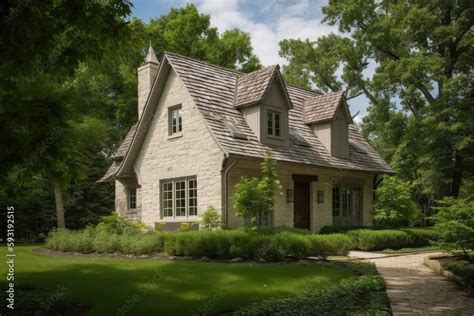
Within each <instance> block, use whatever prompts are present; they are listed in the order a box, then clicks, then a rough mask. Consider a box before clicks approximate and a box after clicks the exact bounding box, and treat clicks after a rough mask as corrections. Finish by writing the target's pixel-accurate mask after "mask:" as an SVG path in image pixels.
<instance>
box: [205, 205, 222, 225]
mask: <svg viewBox="0 0 474 316" xmlns="http://www.w3.org/2000/svg"><path fill="white" fill-rule="evenodd" d="M200 224H201V225H202V227H203V228H204V229H205V230H216V229H219V228H220V227H221V226H222V221H221V214H220V213H219V212H218V211H217V210H216V209H215V208H214V207H212V206H209V207H208V208H207V210H206V211H205V212H204V213H202V214H201V222H200Z"/></svg>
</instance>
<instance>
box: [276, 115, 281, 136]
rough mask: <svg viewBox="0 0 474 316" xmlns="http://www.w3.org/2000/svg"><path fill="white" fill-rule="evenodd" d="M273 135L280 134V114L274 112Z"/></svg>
mask: <svg viewBox="0 0 474 316" xmlns="http://www.w3.org/2000/svg"><path fill="white" fill-rule="evenodd" d="M275 136H280V114H279V113H275Z"/></svg>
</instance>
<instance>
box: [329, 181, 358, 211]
mask: <svg viewBox="0 0 474 316" xmlns="http://www.w3.org/2000/svg"><path fill="white" fill-rule="evenodd" d="M361 192H362V190H361V187H358V186H351V185H337V186H334V187H333V188H332V216H343V217H351V216H356V217H360V214H361V210H362V199H361Z"/></svg>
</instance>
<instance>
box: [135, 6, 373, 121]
mask: <svg viewBox="0 0 474 316" xmlns="http://www.w3.org/2000/svg"><path fill="white" fill-rule="evenodd" d="M186 3H194V4H195V5H196V7H197V8H198V9H199V11H200V12H203V13H205V14H208V15H210V16H211V23H212V24H213V25H214V26H216V27H217V28H218V30H219V31H224V30H227V29H231V28H239V29H241V30H243V31H245V32H248V33H250V35H251V37H252V46H253V48H254V50H255V54H256V55H257V56H258V57H259V58H260V60H261V61H262V64H263V65H265V66H266V65H272V64H280V65H283V64H285V63H286V61H285V59H283V58H281V57H279V56H278V42H279V41H281V40H282V39H286V38H300V39H306V38H309V39H310V40H311V41H315V40H316V39H317V38H318V37H320V36H324V35H327V34H329V33H331V32H335V33H337V29H336V28H335V27H331V26H329V25H326V24H322V23H321V19H322V13H321V8H322V7H323V6H324V5H325V4H326V3H327V0H266V1H256V0H254V1H251V0H188V1H186V0H174V1H173V0H161V1H158V0H135V1H133V5H134V9H133V13H132V15H133V16H136V17H139V18H140V19H142V20H144V21H148V20H149V19H151V18H154V17H158V16H160V15H163V14H166V13H167V12H168V11H169V9H170V8H172V7H180V6H183V5H185V4H186ZM368 75H370V73H369V74H368ZM367 104H368V100H367V99H366V98H365V97H363V96H360V97H358V98H356V99H353V100H350V101H349V105H350V110H351V113H352V115H354V114H355V113H357V112H358V111H360V114H359V115H358V116H357V117H356V122H360V119H361V118H362V117H363V116H364V115H365V114H366V106H367Z"/></svg>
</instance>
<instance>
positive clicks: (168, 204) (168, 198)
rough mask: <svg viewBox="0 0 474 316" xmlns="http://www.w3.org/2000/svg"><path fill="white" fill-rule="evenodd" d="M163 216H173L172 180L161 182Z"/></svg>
mask: <svg viewBox="0 0 474 316" xmlns="http://www.w3.org/2000/svg"><path fill="white" fill-rule="evenodd" d="M162 194H163V216H165V217H170V216H173V182H165V183H163V191H162Z"/></svg>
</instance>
